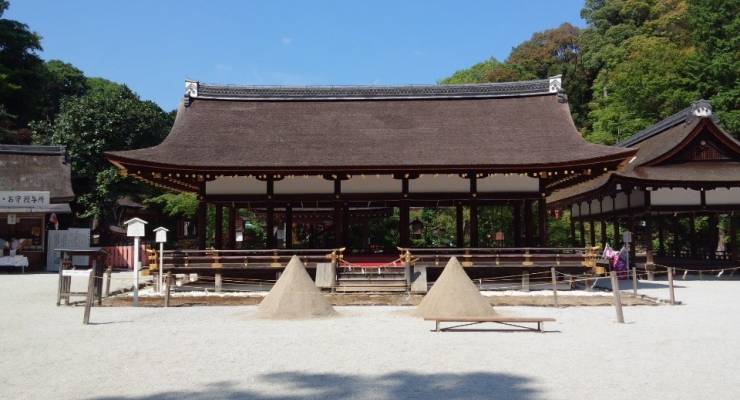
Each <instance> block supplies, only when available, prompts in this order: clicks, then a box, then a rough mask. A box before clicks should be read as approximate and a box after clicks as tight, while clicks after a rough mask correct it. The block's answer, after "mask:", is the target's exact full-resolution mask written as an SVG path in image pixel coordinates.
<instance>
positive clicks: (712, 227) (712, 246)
mask: <svg viewBox="0 0 740 400" xmlns="http://www.w3.org/2000/svg"><path fill="white" fill-rule="evenodd" d="M704 193H706V192H704ZM708 222H709V241H708V242H709V248H708V249H707V252H706V254H708V255H709V256H710V257H711V258H712V259H714V258H715V257H716V255H717V253H716V252H717V245H718V244H719V213H717V212H713V213H711V214H709V221H708Z"/></svg>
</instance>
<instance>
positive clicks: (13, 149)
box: [0, 144, 67, 155]
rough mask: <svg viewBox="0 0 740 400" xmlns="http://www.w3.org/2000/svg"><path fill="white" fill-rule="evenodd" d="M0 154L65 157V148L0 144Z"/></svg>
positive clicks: (59, 146)
mask: <svg viewBox="0 0 740 400" xmlns="http://www.w3.org/2000/svg"><path fill="white" fill-rule="evenodd" d="M0 153H6V154H43V155H65V154H66V153H67V148H66V146H62V145H39V144H33V145H25V144H0Z"/></svg>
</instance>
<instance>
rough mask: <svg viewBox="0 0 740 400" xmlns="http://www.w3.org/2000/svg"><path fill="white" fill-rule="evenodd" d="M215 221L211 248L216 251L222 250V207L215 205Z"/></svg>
mask: <svg viewBox="0 0 740 400" xmlns="http://www.w3.org/2000/svg"><path fill="white" fill-rule="evenodd" d="M215 219H216V221H215V224H214V232H213V247H214V248H215V249H216V250H223V248H224V206H223V205H222V204H216V218H215Z"/></svg>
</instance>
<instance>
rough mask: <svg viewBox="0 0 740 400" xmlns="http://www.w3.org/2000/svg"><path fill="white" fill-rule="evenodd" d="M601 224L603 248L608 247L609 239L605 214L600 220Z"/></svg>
mask: <svg viewBox="0 0 740 400" xmlns="http://www.w3.org/2000/svg"><path fill="white" fill-rule="evenodd" d="M599 226H601V248H602V249H603V248H605V247H606V242H608V241H609V237H607V234H606V220H605V219H604V217H603V216H602V217H601V220H599Z"/></svg>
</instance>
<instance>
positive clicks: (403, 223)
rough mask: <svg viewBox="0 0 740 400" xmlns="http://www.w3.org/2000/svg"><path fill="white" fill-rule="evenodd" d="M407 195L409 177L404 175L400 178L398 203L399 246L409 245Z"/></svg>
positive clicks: (409, 221)
mask: <svg viewBox="0 0 740 400" xmlns="http://www.w3.org/2000/svg"><path fill="white" fill-rule="evenodd" d="M408 197H409V179H408V178H406V177H404V178H402V179H401V201H400V202H399V203H398V236H399V241H400V242H401V243H400V244H401V247H410V246H411V238H410V235H409V224H410V223H411V220H410V217H409V211H410V207H409V203H408V200H407V198H408Z"/></svg>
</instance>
